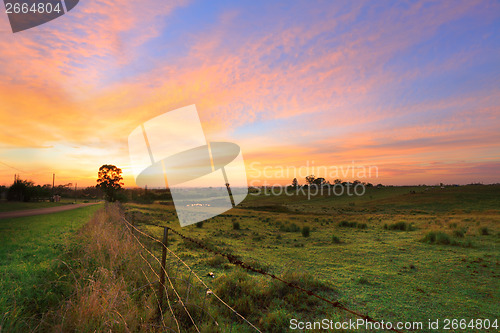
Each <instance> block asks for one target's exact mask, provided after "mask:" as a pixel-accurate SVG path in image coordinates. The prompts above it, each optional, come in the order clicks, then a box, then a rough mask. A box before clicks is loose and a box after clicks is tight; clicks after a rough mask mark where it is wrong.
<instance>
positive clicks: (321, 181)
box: [313, 177, 325, 186]
mask: <svg viewBox="0 0 500 333" xmlns="http://www.w3.org/2000/svg"><path fill="white" fill-rule="evenodd" d="M313 183H314V184H315V185H318V186H321V185H324V184H325V178H321V177H318V178H316V179H315V180H313Z"/></svg>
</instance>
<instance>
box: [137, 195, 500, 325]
mask: <svg viewBox="0 0 500 333" xmlns="http://www.w3.org/2000/svg"><path fill="white" fill-rule="evenodd" d="M410 190H412V191H413V190H414V191H416V194H410V193H409V191H410ZM499 198H500V186H465V187H450V188H445V189H440V188H431V189H429V190H427V191H426V190H425V188H424V187H411V188H410V187H402V188H383V189H370V190H369V191H367V194H366V195H365V197H360V198H352V197H341V198H331V197H325V198H324V197H318V198H313V199H312V200H310V201H309V200H307V198H304V197H302V198H300V197H285V196H282V197H272V196H261V197H249V198H248V199H247V200H245V201H244V202H243V205H242V208H236V209H233V210H231V211H229V212H226V213H224V214H222V215H220V216H217V217H214V218H212V219H210V220H208V221H205V222H204V224H203V228H196V226H194V225H193V226H188V227H185V228H180V227H179V224H178V221H177V219H176V216H175V210H174V208H173V207H172V206H162V207H160V206H159V205H154V206H153V205H130V206H129V209H130V210H131V211H135V212H142V213H146V212H147V213H148V214H150V216H149V217H144V216H142V220H141V222H140V223H139V226H140V228H142V229H143V230H144V231H146V232H148V233H150V234H152V235H154V236H155V237H156V238H161V235H162V228H160V227H161V226H166V225H168V226H170V227H172V228H174V229H176V230H178V231H180V232H182V233H183V234H185V235H187V236H190V237H193V238H195V239H198V240H202V241H204V242H205V243H208V244H211V245H212V246H215V247H217V248H219V249H221V250H222V251H224V252H228V253H229V252H230V253H232V254H234V255H237V256H238V257H239V258H241V259H242V260H243V261H244V262H253V263H259V265H264V266H266V267H267V269H268V271H269V272H270V273H273V274H276V275H279V274H282V273H283V272H286V271H289V270H296V271H300V272H305V273H308V274H311V275H313V276H314V277H315V278H316V279H317V280H318V281H320V282H321V283H323V284H326V285H328V286H330V287H331V288H332V290H330V291H328V290H323V291H321V292H322V294H323V295H324V296H325V297H327V298H330V299H339V300H340V301H341V302H343V303H344V304H346V305H347V306H348V307H350V308H352V309H354V310H356V311H358V312H361V313H366V314H368V315H370V316H372V317H375V318H380V319H384V320H386V321H387V320H391V321H423V322H425V323H426V322H427V320H428V319H438V318H439V319H443V318H469V319H471V318H490V319H494V318H496V316H497V314H498V313H500V251H499V245H500V238H499V237H498V236H497V235H498V234H499V232H500V227H499V226H500V210H499V207H500V202H499V200H500V199H499ZM350 203H354V205H350ZM497 204H498V205H497ZM160 216H161V218H159V217H160ZM235 220H236V221H238V222H239V223H240V225H241V228H240V230H233V221H235ZM402 221H404V222H402ZM359 225H361V226H362V227H361V228H359V227H358V226H359ZM384 225H387V227H386V229H384ZM292 226H293V228H292ZM306 226H307V227H309V228H310V234H309V237H302V235H301V233H300V231H301V230H303V228H304V227H306ZM389 226H391V227H389ZM484 228H487V232H486V233H485V232H484V230H485V229H484ZM292 229H293V230H294V231H295V232H291V231H292ZM454 230H460V231H459V232H457V233H454V232H453V231H454ZM397 231H411V232H397ZM429 233H432V235H434V238H432V237H433V236H428V237H430V239H434V241H431V240H429V241H428V242H427V241H423V242H422V241H421V240H422V239H425V237H426V235H428V234H429ZM442 235H446V236H442ZM446 239H448V241H449V243H448V242H447V241H446ZM436 240H437V241H436ZM169 242H170V244H171V245H170V246H171V248H172V250H174V251H175V252H176V253H179V254H180V255H181V257H183V258H184V259H185V260H186V261H187V262H188V263H189V264H190V265H191V266H192V267H193V268H194V269H195V270H196V271H197V272H199V273H200V276H205V275H206V274H207V272H214V273H215V275H216V276H232V274H233V272H234V268H233V266H232V265H230V264H228V263H227V262H225V261H224V260H223V259H222V258H220V257H214V256H213V255H212V254H210V253H207V252H206V251H204V250H202V249H199V248H198V247H197V246H191V245H188V244H186V242H184V241H181V240H180V238H178V237H177V236H175V235H174V236H170V239H169ZM452 243H456V245H460V246H450V244H452ZM159 250H160V249H159V248H158V249H157V252H156V253H157V255H160V252H159ZM248 278H250V279H257V281H256V282H255V283H269V279H268V278H265V277H260V276H256V275H254V274H250V275H249V277H248ZM260 279H264V280H262V281H261V280H260ZM266 279H267V280H266ZM217 281H218V280H217V279H216V280H215V281H213V280H211V279H209V278H207V283H209V284H213V285H214V286H215V287H217ZM220 281H223V280H220ZM266 281H267V282H266ZM245 283H247V282H245ZM249 292H251V291H249ZM255 292H256V291H255ZM254 296H255V295H254ZM254 296H252V295H250V296H248V297H250V299H247V300H248V302H250V301H251V302H254V303H255V302H257V300H258V299H259V298H258V297H257V298H255V297H254ZM266 304H267V303H266ZM287 304H290V303H289V302H288V303H287V301H286V300H281V301H279V300H276V301H275V302H274V303H269V304H267V305H266V306H267V308H266V311H268V313H269V314H268V315H261V316H260V317H259V316H258V315H256V317H255V320H256V322H260V323H262V327H264V326H265V325H267V323H266V320H273V321H275V322H277V323H282V322H283V318H290V317H293V316H295V318H302V319H304V320H314V319H317V318H318V314H321V313H326V314H327V315H328V316H329V317H330V318H332V319H335V318H345V317H344V316H345V315H344V314H341V313H339V312H338V311H335V310H332V309H331V308H329V307H328V306H326V307H324V306H323V305H322V304H315V305H314V306H312V307H311V308H309V310H307V309H304V308H299V307H297V308H295V307H294V306H288V305H287ZM292 304H293V302H292ZM283 311H284V313H283ZM262 313H263V311H262ZM280 325H281V324H280ZM285 331H286V330H285Z"/></svg>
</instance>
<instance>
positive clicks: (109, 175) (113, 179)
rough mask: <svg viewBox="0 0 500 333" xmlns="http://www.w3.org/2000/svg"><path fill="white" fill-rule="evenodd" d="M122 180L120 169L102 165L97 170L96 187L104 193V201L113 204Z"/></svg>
mask: <svg viewBox="0 0 500 333" xmlns="http://www.w3.org/2000/svg"><path fill="white" fill-rule="evenodd" d="M122 180H123V177H122V169H120V168H118V167H116V166H114V165H110V164H104V165H103V166H101V167H100V168H99V173H98V178H97V185H96V187H97V188H100V189H102V190H103V191H104V194H105V195H106V200H108V201H111V202H114V201H116V195H117V193H118V191H119V190H120V189H121V188H122V185H123V183H122V182H121V181H122Z"/></svg>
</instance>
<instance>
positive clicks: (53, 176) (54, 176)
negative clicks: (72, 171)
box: [52, 173, 56, 201]
mask: <svg viewBox="0 0 500 333" xmlns="http://www.w3.org/2000/svg"><path fill="white" fill-rule="evenodd" d="M55 181H56V174H55V173H53V174H52V199H54V201H55V198H54V184H55Z"/></svg>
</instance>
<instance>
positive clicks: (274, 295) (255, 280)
mask: <svg viewBox="0 0 500 333" xmlns="http://www.w3.org/2000/svg"><path fill="white" fill-rule="evenodd" d="M279 277H280V278H281V279H283V280H284V281H287V282H290V283H292V284H293V285H296V286H299V287H301V288H304V289H306V290H311V291H313V292H315V293H322V294H323V293H327V294H330V297H334V296H336V293H335V291H334V290H333V289H332V288H331V287H329V286H328V285H327V284H325V283H324V282H322V281H320V280H318V279H317V278H315V276H314V275H312V274H309V273H307V272H305V271H303V270H301V269H294V270H293V271H287V272H285V273H283V274H281V275H280V276H279ZM214 286H215V288H214V292H215V293H216V294H217V295H218V296H219V297H221V298H222V299H224V300H225V301H227V302H228V303H229V302H231V303H230V304H232V306H233V307H234V309H235V310H236V311H238V312H239V313H241V314H242V315H243V316H245V317H246V318H248V319H249V320H253V321H255V322H258V323H259V324H260V325H262V328H264V329H265V331H266V332H285V331H287V330H288V325H289V319H290V318H288V317H289V316H291V315H292V314H293V313H301V312H302V313H303V314H304V313H310V311H311V309H312V308H315V309H316V308H317V307H318V305H319V304H320V301H319V300H318V299H316V298H314V297H310V296H309V295H307V294H306V293H304V292H302V291H300V290H297V289H296V288H293V287H291V286H289V285H287V284H284V283H282V282H280V281H277V280H271V281H269V280H268V279H266V278H264V277H261V276H255V275H251V274H249V273H247V272H246V271H244V270H242V269H235V270H233V271H231V272H229V273H228V274H223V275H221V276H220V277H218V278H217V279H216V280H215V281H214ZM332 294H333V295H332ZM277 300H279V301H277ZM215 306H218V307H219V310H220V312H221V313H226V312H227V308H225V307H223V306H222V305H220V303H216V305H215ZM315 311H316V310H315ZM284 319H286V320H284Z"/></svg>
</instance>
